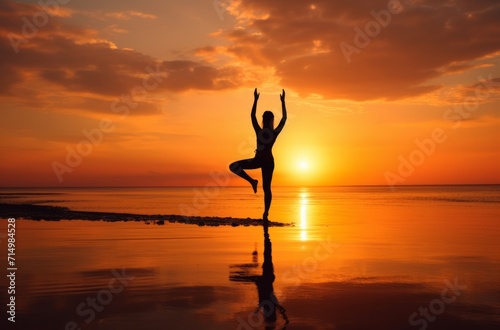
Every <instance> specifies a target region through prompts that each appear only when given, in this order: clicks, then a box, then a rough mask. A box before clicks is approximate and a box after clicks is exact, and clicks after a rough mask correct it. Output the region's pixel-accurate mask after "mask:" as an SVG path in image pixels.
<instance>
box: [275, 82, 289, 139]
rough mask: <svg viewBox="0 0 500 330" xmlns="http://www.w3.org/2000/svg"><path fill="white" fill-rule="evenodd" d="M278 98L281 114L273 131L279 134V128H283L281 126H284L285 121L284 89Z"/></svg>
mask: <svg viewBox="0 0 500 330" xmlns="http://www.w3.org/2000/svg"><path fill="white" fill-rule="evenodd" d="M280 100H281V111H282V114H281V120H280V123H279V124H278V126H277V127H276V129H275V130H274V132H275V133H276V134H279V133H280V132H281V130H282V129H283V127H285V123H286V105H285V90H283V94H280Z"/></svg>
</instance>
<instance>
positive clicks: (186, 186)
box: [0, 183, 500, 189]
mask: <svg viewBox="0 0 500 330" xmlns="http://www.w3.org/2000/svg"><path fill="white" fill-rule="evenodd" d="M499 185H500V183H437V184H429V183H426V184H401V185H395V186H392V188H397V187H429V186H499ZM197 187H205V185H172V186H10V187H3V186H0V189H26V188H30V189H32V188H40V189H42V188H61V189H63V188H64V189H68V188H197ZM242 187H246V185H238V186H223V187H222V188H242ZM274 187H280V188H282V187H286V188H329V187H388V188H391V186H389V185H387V184H351V185H278V186H274Z"/></svg>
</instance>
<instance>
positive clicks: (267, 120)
mask: <svg viewBox="0 0 500 330" xmlns="http://www.w3.org/2000/svg"><path fill="white" fill-rule="evenodd" d="M262 128H270V129H274V114H273V113H272V112H271V111H269V110H267V111H264V114H263V115H262Z"/></svg>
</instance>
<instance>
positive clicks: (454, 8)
mask: <svg viewBox="0 0 500 330" xmlns="http://www.w3.org/2000/svg"><path fill="white" fill-rule="evenodd" d="M233 14H234V15H235V16H237V17H238V18H239V19H240V22H241V23H242V24H241V25H244V26H245V28H244V29H243V28H241V27H240V28H237V29H234V30H230V31H225V32H224V33H223V35H224V36H225V37H226V38H227V39H229V40H230V41H231V42H232V45H230V46H229V47H228V48H227V51H228V52H229V53H232V54H234V55H236V56H237V57H239V58H243V59H245V60H247V61H250V62H252V63H253V64H256V65H263V66H272V67H274V68H275V72H276V74H277V75H278V77H280V78H281V80H282V83H283V84H284V85H285V86H288V87H291V88H294V89H296V90H298V91H299V92H302V93H304V94H309V93H316V94H322V95H323V96H326V97H329V98H345V99H352V100H367V99H377V98H385V99H398V98H405V97H410V96H416V95H420V94H424V93H428V92H431V91H433V90H436V89H438V88H440V86H436V85H429V83H428V82H429V81H430V80H431V79H434V78H437V77H439V76H441V75H443V74H446V73H451V72H457V71H459V70H465V69H467V68H471V67H472V65H471V64H470V63H469V62H470V61H473V60H475V59H479V58H482V57H484V56H486V55H491V54H494V53H497V52H498V51H500V24H499V23H498V18H499V17H500V4H499V3H498V2H497V1H486V0H484V1H473V2H471V1H466V0H449V1H445V2H439V3H436V2H434V1H421V0H413V1H410V0H401V1H389V2H388V1H386V0H385V1H382V0H380V1H372V0H370V1H368V0H363V1H356V2H352V1H346V0H343V1H327V0H319V1H315V2H314V4H312V3H310V2H304V1H284V0H280V1H264V0H251V1H250V0H243V1H242V2H241V5H240V6H239V7H238V8H237V9H235V10H234V11H233ZM387 14H389V16H387ZM375 17H378V21H380V23H378V22H377V19H376V18H375ZM384 25H385V26H384ZM358 28H359V30H357V29H358ZM357 31H362V32H361V33H360V32H357ZM370 34H371V36H370ZM357 35H359V37H358V39H357V40H355V37H356V36H357ZM341 45H343V47H341ZM342 48H343V49H344V50H343V49H342ZM344 53H346V54H347V55H345V54H344Z"/></svg>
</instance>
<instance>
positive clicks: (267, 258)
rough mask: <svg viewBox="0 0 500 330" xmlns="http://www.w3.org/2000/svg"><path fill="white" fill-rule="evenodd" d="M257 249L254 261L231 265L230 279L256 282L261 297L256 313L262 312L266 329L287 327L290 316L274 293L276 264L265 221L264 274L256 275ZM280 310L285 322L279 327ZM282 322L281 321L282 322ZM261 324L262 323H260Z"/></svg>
mask: <svg viewBox="0 0 500 330" xmlns="http://www.w3.org/2000/svg"><path fill="white" fill-rule="evenodd" d="M256 254H257V253H256V250H255V251H254V253H252V255H253V262H252V263H246V264H236V265H231V266H230V267H231V271H230V275H229V280H230V281H235V282H247V283H255V284H256V285H257V292H258V297H259V302H258V307H257V309H256V310H255V313H262V316H263V321H264V322H265V328H266V329H277V328H281V329H286V328H287V326H288V323H289V321H288V317H287V315H286V310H285V308H283V306H281V305H280V304H279V302H278V299H277V298H276V296H275V295H274V288H273V283H274V279H275V276H274V266H273V256H272V244H271V239H270V237H269V227H268V225H267V224H266V223H265V222H264V263H263V264H262V275H256V274H255V273H256V269H257V268H258V265H259V264H258V262H257V258H256V257H255V255H256ZM276 312H279V313H280V314H281V315H282V317H283V321H284V324H283V325H282V326H280V327H278V322H277V319H278V317H277V315H276ZM280 323H281V322H280ZM259 325H260V324H259Z"/></svg>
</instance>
